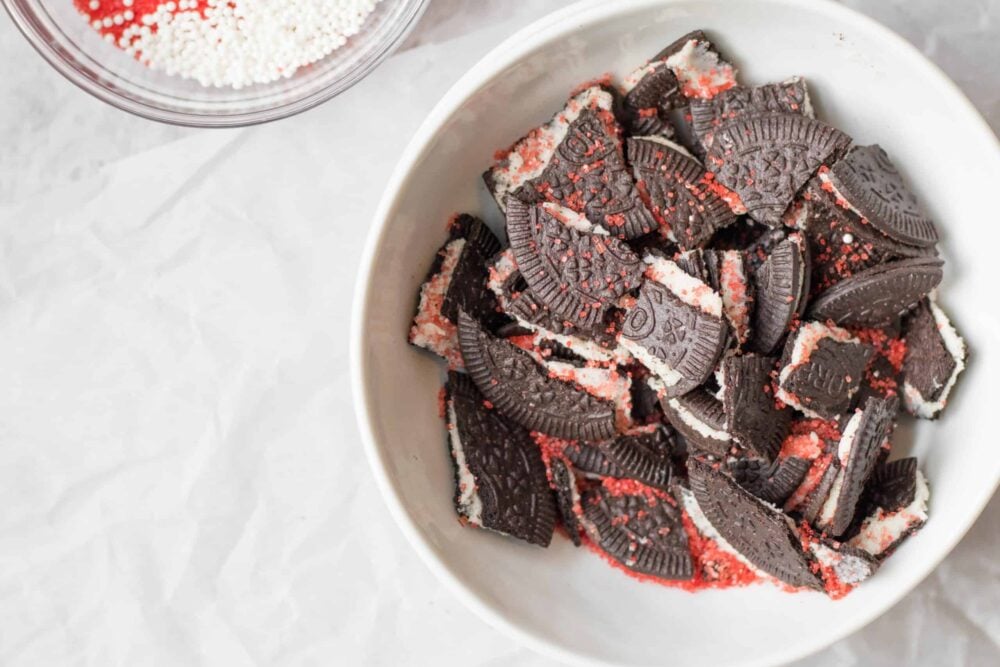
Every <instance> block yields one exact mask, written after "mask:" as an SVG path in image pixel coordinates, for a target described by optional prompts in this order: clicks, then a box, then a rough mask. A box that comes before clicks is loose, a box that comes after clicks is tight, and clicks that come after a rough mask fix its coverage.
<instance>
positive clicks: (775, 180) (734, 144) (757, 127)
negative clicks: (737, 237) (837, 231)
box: [705, 114, 851, 227]
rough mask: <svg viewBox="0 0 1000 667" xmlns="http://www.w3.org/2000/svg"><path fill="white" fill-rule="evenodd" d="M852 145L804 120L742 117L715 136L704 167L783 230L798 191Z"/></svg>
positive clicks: (826, 128)
mask: <svg viewBox="0 0 1000 667" xmlns="http://www.w3.org/2000/svg"><path fill="white" fill-rule="evenodd" d="M850 143H851V140H850V137H848V136H847V135H845V134H844V133H843V132H841V131H840V130H837V129H836V128H833V127H831V126H829V125H826V124H825V123H822V122H820V121H818V120H814V119H811V118H806V117H805V116H800V115H797V114H759V115H752V116H743V117H741V118H737V119H736V120H734V121H732V122H730V123H727V124H726V125H724V126H722V127H720V128H719V129H718V131H716V132H715V139H714V141H713V143H712V147H711V149H710V150H709V151H708V156H707V158H706V162H705V164H706V166H707V167H708V168H709V169H710V170H711V171H714V172H715V173H716V177H717V178H718V180H719V182H720V183H721V184H722V185H724V186H725V187H727V188H729V189H730V190H732V191H734V192H735V193H736V194H738V195H739V197H740V200H741V201H742V202H743V205H744V206H745V207H746V209H747V212H748V213H749V214H750V217H751V218H753V219H754V220H757V221H758V222H762V223H765V224H767V225H770V226H771V227H779V226H781V224H782V220H781V218H782V214H784V212H785V210H786V209H787V208H788V205H789V204H791V203H792V199H794V197H795V193H797V192H798V191H799V189H801V188H802V186H803V185H805V184H806V182H807V181H808V180H809V179H810V178H811V177H812V175H813V174H814V173H815V172H816V170H817V169H819V167H820V165H822V164H823V163H824V162H825V161H827V160H831V159H835V158H836V157H837V156H839V155H840V154H842V153H843V152H844V151H845V150H847V147H848V146H849V145H850Z"/></svg>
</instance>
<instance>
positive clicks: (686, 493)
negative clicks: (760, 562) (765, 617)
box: [679, 487, 772, 579]
mask: <svg viewBox="0 0 1000 667" xmlns="http://www.w3.org/2000/svg"><path fill="white" fill-rule="evenodd" d="M679 488H680V498H681V505H683V506H684V511H685V512H687V515H688V516H689V517H690V518H691V522H692V523H693V524H694V527H695V528H697V529H698V532H699V533H701V535H702V536H703V537H706V538H708V539H710V540H712V541H713V542H715V543H716V544H717V545H718V546H719V549H721V550H722V551H725V552H726V553H728V554H730V555H732V556H734V557H735V558H736V560H738V561H740V562H741V563H743V564H744V565H746V566H747V567H748V568H750V569H751V570H752V571H753V572H754V574H756V575H757V576H759V577H762V578H766V579H772V577H771V575H769V574H768V573H766V572H764V571H763V570H761V569H760V568H758V567H757V566H756V565H754V564H753V563H751V562H750V561H748V560H747V559H746V558H745V557H744V556H743V554H741V553H740V552H739V551H737V550H736V548H735V547H733V545H731V544H730V543H729V542H727V541H726V538H724V537H723V536H722V535H720V534H719V531H717V530H716V529H715V526H713V525H712V522H711V521H709V520H708V517H707V516H705V513H704V512H702V511H701V506H700V505H698V500H697V499H696V498H695V497H694V493H693V492H692V491H691V490H690V489H686V488H684V487H679Z"/></svg>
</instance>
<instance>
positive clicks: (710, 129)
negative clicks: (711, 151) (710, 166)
mask: <svg viewBox="0 0 1000 667" xmlns="http://www.w3.org/2000/svg"><path fill="white" fill-rule="evenodd" d="M761 113H790V114H801V115H803V116H805V117H807V118H815V114H814V113H813V108H812V102H811V101H810V99H809V90H808V88H807V87H806V81H805V79H803V78H802V77H798V76H796V77H792V78H790V79H788V80H786V81H782V82H780V83H767V84H764V85H761V86H735V87H733V88H730V89H728V90H725V91H722V92H721V93H719V94H718V95H715V96H714V97H713V98H711V99H709V100H703V99H693V100H691V130H692V132H694V135H695V136H696V137H697V138H698V141H700V142H701V145H702V146H703V147H704V148H705V149H708V148H710V147H711V145H712V142H713V140H714V134H715V131H716V130H718V129H719V128H720V127H722V126H723V125H725V124H726V123H729V122H732V121H734V120H736V119H737V118H739V117H741V116H747V115H753V114H761Z"/></svg>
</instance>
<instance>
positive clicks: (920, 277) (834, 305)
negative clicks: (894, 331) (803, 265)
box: [808, 257, 943, 327]
mask: <svg viewBox="0 0 1000 667" xmlns="http://www.w3.org/2000/svg"><path fill="white" fill-rule="evenodd" d="M942 265H943V262H942V261H941V260H940V259H937V258H934V257H926V258H913V259H904V260H900V261H897V262H892V263H889V264H882V265H879V266H875V267H872V268H870V269H866V270H864V271H861V272H859V273H856V274H854V275H853V276H851V277H850V278H848V279H846V280H844V281H842V282H839V283H837V284H836V285H834V286H833V287H831V288H830V289H828V290H826V291H825V292H823V293H822V294H820V295H819V296H818V297H816V298H815V299H813V300H812V302H811V303H810V305H809V310H808V314H809V317H810V318H812V319H814V320H819V321H824V320H832V321H833V322H834V323H835V324H839V325H841V326H845V325H846V326H860V327H879V326H885V325H887V324H891V323H892V322H893V321H894V320H895V319H896V318H898V317H899V316H900V315H902V314H904V313H906V312H907V311H909V310H910V309H912V308H914V307H915V306H916V305H917V304H918V303H920V300H921V299H923V298H924V297H925V296H927V294H928V293H929V292H930V291H931V290H933V289H934V288H935V287H937V286H938V283H940V282H941V277H942V271H941V267H942Z"/></svg>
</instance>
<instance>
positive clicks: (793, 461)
mask: <svg viewBox="0 0 1000 667" xmlns="http://www.w3.org/2000/svg"><path fill="white" fill-rule="evenodd" d="M810 465H812V462H811V461H809V460H808V459H803V458H799V457H797V456H789V457H786V458H782V459H775V460H774V461H771V462H768V461H766V460H764V459H732V460H730V461H729V462H728V463H727V468H728V469H729V474H730V475H732V477H733V479H734V480H736V483H737V484H739V485H740V486H742V487H743V488H744V489H746V490H747V491H749V492H750V493H752V494H753V495H755V496H757V497H758V498H760V499H761V500H763V501H764V502H767V503H771V504H772V505H775V506H777V507H780V506H781V505H782V504H783V503H784V502H785V501H786V500H788V497H789V496H790V495H792V492H793V491H795V489H797V488H798V487H799V484H801V483H802V480H803V479H804V478H805V476H806V472H808V471H809V466H810Z"/></svg>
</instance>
